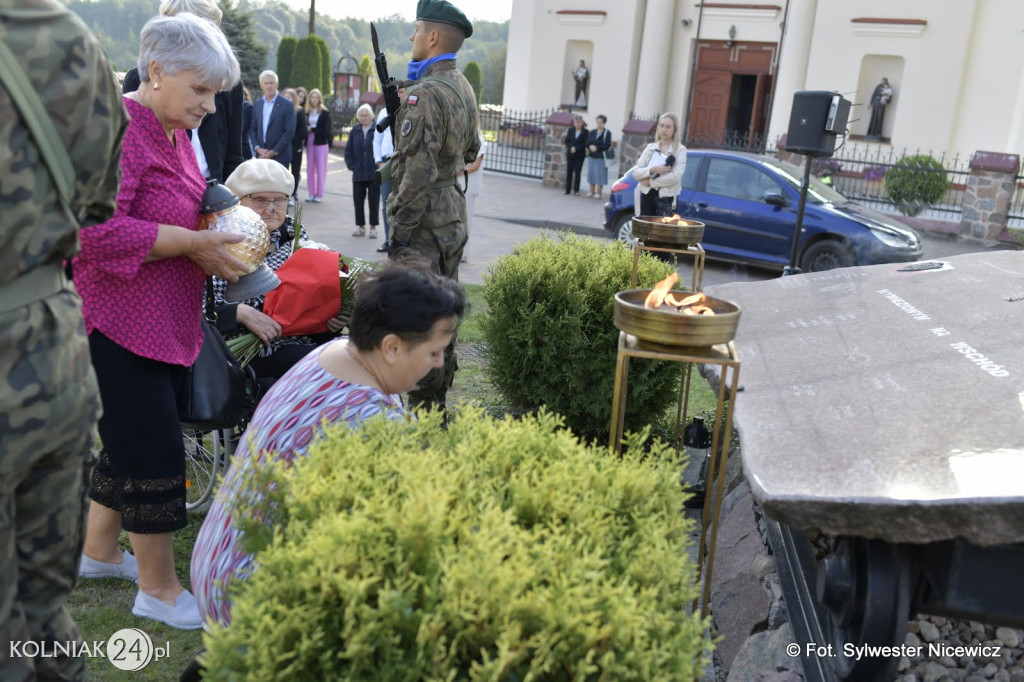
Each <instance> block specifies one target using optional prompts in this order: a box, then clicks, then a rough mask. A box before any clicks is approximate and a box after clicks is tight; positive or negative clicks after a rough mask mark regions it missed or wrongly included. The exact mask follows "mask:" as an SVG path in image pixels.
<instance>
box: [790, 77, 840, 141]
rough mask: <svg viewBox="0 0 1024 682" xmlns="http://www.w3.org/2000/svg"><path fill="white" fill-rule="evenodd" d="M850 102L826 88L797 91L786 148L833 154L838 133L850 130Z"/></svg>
mask: <svg viewBox="0 0 1024 682" xmlns="http://www.w3.org/2000/svg"><path fill="white" fill-rule="evenodd" d="M849 116H850V102H849V101H848V100H846V99H844V98H843V97H842V95H839V94H836V93H834V92H826V91H824V90H800V91H798V92H795V93H793V109H792V112H791V113H790V115H789V131H788V132H787V133H786V151H787V152H795V153H797V154H810V155H811V156H832V154H833V153H834V152H835V150H836V134H840V135H841V134H844V133H845V132H846V121H847V119H848V118H849Z"/></svg>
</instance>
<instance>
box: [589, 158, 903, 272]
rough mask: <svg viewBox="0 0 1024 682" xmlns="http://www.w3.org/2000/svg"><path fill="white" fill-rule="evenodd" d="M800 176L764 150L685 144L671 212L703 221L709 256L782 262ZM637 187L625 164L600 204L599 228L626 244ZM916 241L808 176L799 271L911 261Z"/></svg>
mask: <svg viewBox="0 0 1024 682" xmlns="http://www.w3.org/2000/svg"><path fill="white" fill-rule="evenodd" d="M802 179H803V169H801V168H799V167H797V166H794V165H793V164H791V163H787V162H785V161H780V160H778V159H775V158H772V157H769V156H760V155H756V154H748V153H743V152H727V151H717V150H693V151H689V152H687V155H686V168H685V170H684V171H683V187H682V189H681V190H680V192H679V200H678V203H677V208H676V212H677V213H678V214H679V215H680V216H682V217H684V218H690V219H692V220H699V221H700V222H702V223H704V224H705V228H704V238H703V240H702V241H701V246H703V247H704V250H705V251H706V252H707V256H708V258H714V259H716V260H724V261H728V262H733V263H743V264H747V265H754V266H757V267H764V268H769V269H777V270H781V269H782V268H784V267H786V266H787V265H789V260H790V257H791V253H792V243H793V241H792V240H793V226H794V225H795V223H796V213H797V206H798V204H799V201H800V182H801V180H802ZM635 187H636V180H634V179H633V177H632V175H631V174H630V173H629V172H627V173H626V174H625V175H624V176H623V177H622V178H620V179H619V180H618V181H617V182H616V183H615V184H614V185H613V186H612V189H611V195H610V199H609V200H608V202H607V203H606V204H605V205H604V212H605V223H604V228H605V229H606V230H607V231H608V232H610V233H611V236H612V237H613V238H615V239H619V240H620V241H623V242H626V243H629V244H632V243H633V241H634V239H633V228H632V219H633V202H634V188H635ZM921 249H922V247H921V237H920V235H918V234H917V232H915V231H914V230H912V229H911V228H909V227H907V226H905V225H902V224H900V223H898V222H896V221H895V220H893V219H892V218H889V217H887V216H885V215H883V214H881V213H878V212H877V211H873V210H871V209H869V208H866V207H864V206H860V205H858V204H856V203H855V202H853V201H851V200H849V199H847V198H846V197H844V196H843V195H842V194H840V193H839V192H837V191H835V190H834V189H832V188H831V187H829V186H828V185H825V184H824V183H822V182H821V181H820V180H818V179H817V178H815V177H813V176H812V177H811V183H810V187H809V190H808V192H807V204H806V206H805V208H804V220H803V229H802V231H801V235H800V245H799V249H798V250H797V265H798V266H799V267H800V269H801V270H803V271H804V272H815V271H820V270H831V269H832V268H839V267H846V266H851V265H874V264H878V263H902V262H909V261H915V260H917V259H919V258H920V257H921Z"/></svg>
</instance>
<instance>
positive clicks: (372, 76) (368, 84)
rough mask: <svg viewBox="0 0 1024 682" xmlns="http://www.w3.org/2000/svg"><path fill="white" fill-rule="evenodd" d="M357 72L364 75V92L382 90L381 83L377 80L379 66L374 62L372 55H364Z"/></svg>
mask: <svg viewBox="0 0 1024 682" xmlns="http://www.w3.org/2000/svg"><path fill="white" fill-rule="evenodd" d="M357 72H358V73H359V74H360V75H362V77H363V83H364V85H363V92H380V83H378V82H377V66H376V65H375V64H374V63H373V58H372V57H370V55H368V54H364V55H363V58H362V60H360V62H359V68H358V69H357Z"/></svg>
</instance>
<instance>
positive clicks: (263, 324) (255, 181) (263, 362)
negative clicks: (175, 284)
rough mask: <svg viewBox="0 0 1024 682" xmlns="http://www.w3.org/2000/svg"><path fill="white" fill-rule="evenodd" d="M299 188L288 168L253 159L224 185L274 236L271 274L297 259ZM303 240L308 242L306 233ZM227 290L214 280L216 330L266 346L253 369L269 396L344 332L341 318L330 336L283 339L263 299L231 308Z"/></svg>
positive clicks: (331, 324)
mask: <svg viewBox="0 0 1024 682" xmlns="http://www.w3.org/2000/svg"><path fill="white" fill-rule="evenodd" d="M294 182H295V179H294V177H292V174H291V173H289V172H288V169H287V168H285V167H284V166H282V165H281V164H279V163H277V162H276V161H272V160H270V159H249V160H248V161H245V162H244V163H242V164H241V165H239V166H238V168H236V169H235V172H234V173H232V174H231V175H230V176H229V177H228V179H227V180H225V182H224V184H225V186H227V188H228V189H230V190H231V191H232V192H234V193H235V194H236V195H237V196H238V197H239V199H240V201H241V203H242V205H243V206H247V207H249V208H251V209H252V210H253V211H255V212H256V213H257V214H258V215H259V216H260V218H261V219H262V220H263V222H264V223H265V224H266V226H267V231H268V232H269V235H270V252H269V253H268V254H267V257H266V260H265V262H266V264H267V266H268V267H269V268H270V269H271V270H277V269H278V268H279V267H281V265H282V264H284V262H285V261H286V260H288V257H289V256H291V255H292V243H293V237H294V233H295V229H296V226H295V221H294V219H293V218H292V217H291V216H289V215H287V211H288V198H289V197H290V196H291V192H292V186H293V185H294ZM300 229H302V228H300ZM300 239H305V240H308V235H306V233H305V230H304V229H302V233H301V234H300ZM226 287H227V282H226V281H225V280H222V279H219V278H217V277H215V278H214V279H213V290H214V302H215V305H216V312H217V328H218V329H219V330H220V332H221V334H223V335H224V336H225V337H226V338H231V337H233V336H237V335H238V334H241V333H244V332H246V331H251V332H252V333H254V334H255V335H256V336H257V337H259V339H260V341H262V342H263V344H264V348H263V350H262V351H261V352H260V354H259V355H258V356H257V357H256V358H254V359H253V360H252V362H251V363H250V364H251V366H252V368H253V369H254V370H255V372H256V376H257V378H258V379H259V382H260V388H261V390H262V392H266V390H267V389H269V388H270V386H272V385H273V383H274V381H276V380H277V379H278V378H279V377H280V376H281V375H283V374H284V373H285V372H287V371H288V370H289V369H290V368H291V367H292V365H294V364H295V363H296V362H298V361H299V360H301V359H302V358H303V357H304V356H305V355H306V354H307V353H309V352H310V351H311V350H313V349H314V348H316V347H317V346H319V345H320V344H322V343H325V342H327V341H330V340H331V339H332V338H334V337H335V336H336V335H337V334H338V333H340V332H341V330H342V328H343V327H344V326H345V322H344V320H343V319H342V318H341V315H340V314H338V315H335V316H334V317H331V318H329V319H328V320H326V324H327V330H328V331H327V332H325V333H322V334H314V335H308V336H282V334H281V325H280V324H278V323H277V322H276V321H275V320H274V318H272V317H270V316H269V315H266V314H264V313H263V302H264V297H263V296H258V297H255V298H250V299H247V300H245V301H242V302H240V303H228V302H227V301H225V300H224V289H225V288H226Z"/></svg>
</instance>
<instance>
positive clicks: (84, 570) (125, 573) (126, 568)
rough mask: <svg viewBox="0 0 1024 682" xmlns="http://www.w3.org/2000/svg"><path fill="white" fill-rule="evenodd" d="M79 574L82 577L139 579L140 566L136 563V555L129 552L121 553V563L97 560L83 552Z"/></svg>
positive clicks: (79, 562)
mask: <svg viewBox="0 0 1024 682" xmlns="http://www.w3.org/2000/svg"><path fill="white" fill-rule="evenodd" d="M78 575H79V576H81V577H82V578H124V579H125V580H135V581H138V579H139V566H138V564H136V563H135V557H134V556H132V555H131V554H130V553H129V552H122V553H121V563H119V564H108V563H107V562H106V561H97V560H96V559H90V558H89V557H87V556H85V555H84V554H83V555H82V558H81V559H79V561H78Z"/></svg>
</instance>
